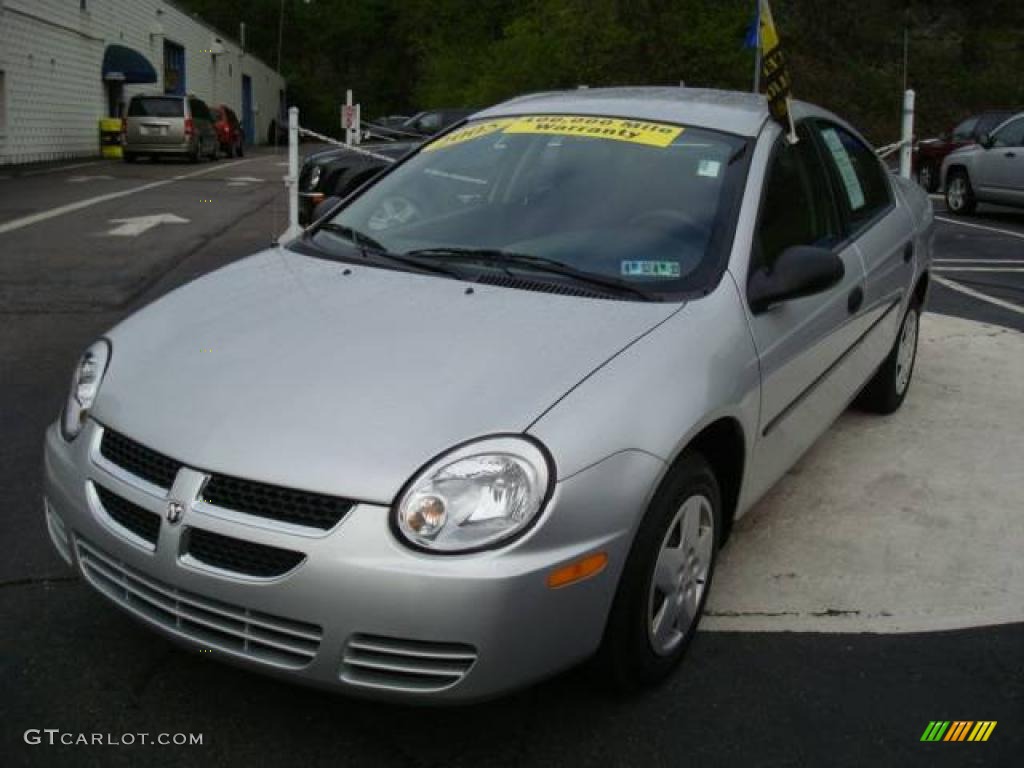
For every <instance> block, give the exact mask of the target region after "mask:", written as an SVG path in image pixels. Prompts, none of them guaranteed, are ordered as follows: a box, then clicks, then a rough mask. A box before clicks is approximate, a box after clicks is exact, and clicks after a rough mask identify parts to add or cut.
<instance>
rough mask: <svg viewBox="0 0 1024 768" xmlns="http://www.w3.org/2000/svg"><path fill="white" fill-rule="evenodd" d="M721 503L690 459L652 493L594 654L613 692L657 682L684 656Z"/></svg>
mask: <svg viewBox="0 0 1024 768" xmlns="http://www.w3.org/2000/svg"><path fill="white" fill-rule="evenodd" d="M721 498H722V497H721V493H720V491H719V488H718V481H717V479H716V478H715V475H714V473H713V472H712V471H711V467H710V465H709V464H708V463H707V461H706V460H705V459H704V457H703V456H701V455H700V454H699V453H696V452H693V451H687V452H685V453H684V454H683V455H682V456H681V457H680V458H679V460H678V461H677V462H676V464H675V466H674V467H673V468H672V470H671V471H670V474H669V475H668V477H666V479H665V480H664V481H663V482H662V484H661V486H660V487H659V488H658V491H657V493H656V494H655V496H654V499H653V500H652V501H651V504H650V506H649V507H648V509H647V513H646V514H645V516H644V519H643V521H642V522H641V524H640V528H639V529H638V530H637V533H636V537H635V538H634V539H633V544H632V546H631V547H630V551H629V557H628V558H627V560H626V565H625V567H624V568H623V571H622V577H621V578H620V580H619V586H618V589H617V590H616V593H615V600H614V602H613V604H612V609H611V613H610V615H609V617H608V624H607V626H606V627H605V632H604V638H603V639H602V643H601V649H600V651H599V652H598V657H597V663H598V664H599V665H601V666H602V667H604V669H605V670H606V672H607V674H608V678H609V679H610V680H611V682H612V684H613V686H614V687H615V688H617V689H619V690H622V691H631V690H636V689H639V688H642V687H646V686H650V685H653V684H655V683H657V682H660V681H661V680H664V679H665V678H666V677H668V675H669V674H670V673H671V672H672V671H673V670H674V669H675V667H676V666H677V665H678V664H679V662H680V661H681V660H682V658H683V656H684V654H685V653H686V649H687V648H688V647H689V645H690V641H691V639H692V638H693V635H694V633H695V632H696V630H697V624H698V623H699V621H700V617H701V614H702V613H703V611H704V604H705V602H706V601H707V596H708V591H709V590H710V587H711V577H712V575H713V573H714V567H715V560H716V556H717V552H718V544H719V541H720V539H721V531H722V512H721V509H722V502H721Z"/></svg>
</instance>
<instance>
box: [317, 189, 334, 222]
mask: <svg viewBox="0 0 1024 768" xmlns="http://www.w3.org/2000/svg"><path fill="white" fill-rule="evenodd" d="M340 202H341V198H340V197H334V196H333V195H332V196H330V197H325V198H324V199H323V200H321V201H320V202H319V203H317V204H316V208H314V209H313V221H319V220H320V219H322V218H323V217H324V216H326V215H327V214H328V213H330V212H331V209H333V208H334V206H336V205H337V204H338V203H340Z"/></svg>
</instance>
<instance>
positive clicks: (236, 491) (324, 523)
mask: <svg viewBox="0 0 1024 768" xmlns="http://www.w3.org/2000/svg"><path fill="white" fill-rule="evenodd" d="M202 497H203V501H205V502H207V503H209V504H216V505H217V506H219V507H225V508H226V509H233V510H236V511H238V512H245V513H247V514H250V515H256V516H257V517H266V518H270V519H271V520H280V521H282V522H285V523H294V524H295V525H305V526H308V527H311V528H319V529H320V530H324V531H326V530H328V529H330V528H333V527H334V526H335V525H336V524H337V523H338V521H339V520H341V518H343V517H344V516H345V515H346V513H348V511H349V510H350V509H352V506H353V502H351V501H349V500H348V499H342V498H338V497H336V496H325V495H323V494H320V493H309V492H307V491H296V490H294V489H292V488H282V487H280V486H276V485H266V484H265V483H257V482H255V481H253V480H242V479H241V478H237V477H228V476H227V475H211V476H210V481H209V482H208V483H207V484H206V487H205V488H203V493H202Z"/></svg>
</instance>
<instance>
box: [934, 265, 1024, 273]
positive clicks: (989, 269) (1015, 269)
mask: <svg viewBox="0 0 1024 768" xmlns="http://www.w3.org/2000/svg"><path fill="white" fill-rule="evenodd" d="M935 269H936V270H937V271H939V272H1024V267H944V266H939V267H936V268H935Z"/></svg>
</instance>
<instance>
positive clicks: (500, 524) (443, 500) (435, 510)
mask: <svg viewBox="0 0 1024 768" xmlns="http://www.w3.org/2000/svg"><path fill="white" fill-rule="evenodd" d="M553 482H554V471H553V470H552V469H551V467H550V463H549V461H548V459H547V457H546V455H545V454H544V452H543V451H542V450H541V448H540V447H539V446H538V445H537V444H536V443H534V442H532V441H530V440H527V439H525V438H520V437H494V438H486V439H484V440H479V441H476V442H473V443H469V444H467V445H464V446H461V447H459V448H457V449H455V450H454V451H451V452H449V453H447V454H444V455H443V456H441V457H440V458H438V459H436V460H434V461H433V462H432V463H431V464H429V465H428V466H427V467H426V469H424V470H423V471H421V472H420V473H419V474H418V475H416V477H414V478H413V479H412V481H411V482H410V483H409V484H408V486H406V489H405V491H404V492H403V493H402V495H401V496H400V497H399V498H398V503H397V504H396V505H395V510H394V513H393V514H394V518H393V523H394V528H395V530H396V532H397V533H398V535H399V536H400V537H401V538H402V539H403V540H404V541H406V542H407V543H409V544H411V545H413V546H414V547H418V548H422V549H427V550H430V551H433V552H445V553H453V552H473V551H478V550H481V549H489V548H491V547H494V546H497V545H498V544H501V543H508V541H509V540H510V539H512V538H513V537H514V536H516V535H518V534H521V533H523V532H524V531H526V529H527V528H529V527H530V525H531V524H532V523H533V522H534V521H535V520H536V519H537V517H538V516H539V515H540V513H541V510H542V509H543V508H544V504H545V502H546V501H547V499H548V496H549V495H550V492H551V486H552V484H553Z"/></svg>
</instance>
